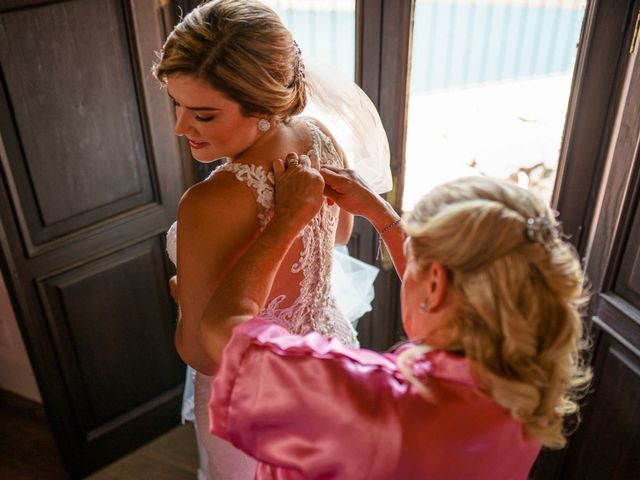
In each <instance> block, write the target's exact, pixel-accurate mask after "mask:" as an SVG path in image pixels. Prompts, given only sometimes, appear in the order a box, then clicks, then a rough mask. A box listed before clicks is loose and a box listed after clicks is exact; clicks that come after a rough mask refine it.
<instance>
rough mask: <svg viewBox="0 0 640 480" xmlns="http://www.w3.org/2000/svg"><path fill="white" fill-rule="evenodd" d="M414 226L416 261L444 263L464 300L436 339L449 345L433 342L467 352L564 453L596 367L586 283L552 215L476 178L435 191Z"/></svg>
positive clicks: (482, 376)
mask: <svg viewBox="0 0 640 480" xmlns="http://www.w3.org/2000/svg"><path fill="white" fill-rule="evenodd" d="M529 219H536V220H535V223H532V224H531V225H530V227H529V228H530V230H529V235H527V226H528V223H527V222H528V221H529ZM532 222H533V220H532ZM405 228H406V232H407V234H408V235H409V238H410V240H409V244H410V249H409V250H410V252H409V255H410V260H411V261H413V262H417V263H418V264H419V265H423V266H427V265H428V264H429V262H432V261H438V262H440V263H441V264H442V265H444V266H445V267H446V269H447V270H448V272H449V275H450V285H451V287H452V288H453V289H454V290H455V291H456V292H457V293H458V295H457V297H459V299H460V302H459V305H457V307H456V309H455V310H456V311H455V313H454V314H453V318H451V319H450V321H449V322H448V324H447V325H446V326H445V327H443V329H444V331H440V332H438V333H437V334H436V335H435V336H434V338H437V339H439V340H436V341H440V342H442V344H438V345H434V344H432V345H431V346H432V347H434V348H437V349H447V350H458V351H463V352H464V355H465V356H466V357H467V358H469V359H471V360H473V363H472V365H474V375H475V377H476V378H477V380H478V382H479V383H480V384H481V385H482V386H483V388H485V389H486V390H487V391H488V392H489V394H490V395H491V396H492V397H493V398H494V399H495V400H496V401H497V402H498V403H499V404H500V405H502V406H503V407H505V408H506V409H508V410H509V411H510V412H511V415H512V416H513V417H514V418H517V419H519V420H521V421H522V422H523V425H524V429H525V432H526V433H527V434H528V435H530V436H532V437H535V438H537V439H538V440H539V441H540V442H541V443H542V444H543V445H545V446H547V447H551V448H561V447H563V446H564V445H565V443H566V438H565V432H564V431H563V419H564V417H565V416H566V415H567V414H571V413H577V412H578V409H579V406H578V404H577V401H576V400H577V398H578V394H580V393H582V392H584V390H585V389H586V386H587V385H588V382H589V380H590V371H589V369H587V368H586V367H585V366H584V358H583V355H581V350H582V349H583V348H584V343H585V342H584V339H583V329H582V320H581V316H580V312H579V308H580V307H581V306H582V305H584V304H585V295H584V293H583V285H584V277H583V273H582V269H581V266H580V261H579V258H578V256H577V254H576V252H575V251H574V249H573V248H572V247H571V245H570V244H568V243H567V242H566V241H564V240H563V239H562V238H561V237H560V236H558V235H556V233H557V228H558V226H557V223H556V220H555V216H554V214H553V212H552V211H551V210H550V209H549V208H548V207H547V206H546V204H545V203H544V202H543V201H542V200H541V199H540V198H539V197H537V196H536V195H534V194H532V193H531V192H529V191H526V190H524V189H522V188H520V187H518V186H516V185H514V184H511V183H508V182H506V181H499V180H495V179H489V178H486V177H469V178H462V179H459V180H455V181H452V182H449V183H447V184H444V185H441V186H439V187H437V188H435V189H434V190H433V191H431V192H430V193H429V194H428V195H426V196H425V197H424V198H423V199H422V200H421V201H420V202H419V203H418V204H417V205H416V207H415V208H414V209H413V211H412V212H411V213H409V214H408V215H407V216H406V217H405Z"/></svg>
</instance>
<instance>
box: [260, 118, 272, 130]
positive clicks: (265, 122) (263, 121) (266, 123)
mask: <svg viewBox="0 0 640 480" xmlns="http://www.w3.org/2000/svg"><path fill="white" fill-rule="evenodd" d="M270 128H271V123H270V122H269V120H267V119H266V118H261V119H260V120H258V130H260V131H261V132H266V131H267V130H269V129H270Z"/></svg>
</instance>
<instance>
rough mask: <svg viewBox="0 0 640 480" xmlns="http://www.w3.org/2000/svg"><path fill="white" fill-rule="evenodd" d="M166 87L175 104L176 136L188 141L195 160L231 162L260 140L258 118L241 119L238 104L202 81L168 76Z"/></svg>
mask: <svg viewBox="0 0 640 480" xmlns="http://www.w3.org/2000/svg"><path fill="white" fill-rule="evenodd" d="M166 83H167V92H168V93H169V96H170V97H171V99H172V100H173V102H174V104H175V110H176V126H175V133H176V135H182V136H185V137H186V138H187V140H188V141H189V146H190V147H191V154H192V155H193V157H194V158H195V159H196V160H198V161H201V162H210V161H213V160H216V159H218V158H222V157H230V158H232V159H233V158H235V157H236V156H237V155H238V154H240V153H241V152H243V151H245V150H246V149H247V148H249V147H250V146H251V145H252V144H253V143H254V142H255V141H256V140H257V139H258V138H259V137H260V135H261V132H260V131H259V130H258V118H257V117H247V116H245V115H243V114H242V111H241V109H240V105H239V104H238V103H237V102H234V101H233V100H230V99H229V98H227V97H226V96H225V95H224V94H223V93H222V92H220V91H219V90H216V89H215V88H213V87H212V86H210V85H209V84H208V83H206V82H204V81H203V80H200V79H198V78H196V77H192V76H188V75H171V76H169V77H168V78H167V82H166Z"/></svg>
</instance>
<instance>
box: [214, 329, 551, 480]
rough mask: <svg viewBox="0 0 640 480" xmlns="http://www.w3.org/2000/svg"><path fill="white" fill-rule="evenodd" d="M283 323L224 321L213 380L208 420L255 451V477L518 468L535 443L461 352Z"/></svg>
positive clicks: (505, 474)
mask: <svg viewBox="0 0 640 480" xmlns="http://www.w3.org/2000/svg"><path fill="white" fill-rule="evenodd" d="M395 359H396V355H395V354H384V355H381V354H378V353H375V352H372V351H369V350H364V349H350V348H347V347H345V346H343V345H342V344H341V343H340V342H339V341H337V340H331V341H328V340H325V339H324V338H322V337H321V336H320V335H318V334H316V333H312V334H309V335H306V336H304V337H302V336H296V335H290V334H288V333H287V332H286V330H284V329H283V328H281V327H278V326H276V325H274V324H273V323H271V322H269V321H266V320H263V319H260V318H254V319H252V320H251V321H249V322H246V323H245V324H243V325H240V326H238V327H236V328H235V330H234V333H233V337H232V339H231V341H230V343H229V344H228V345H227V347H226V349H225V351H224V355H223V360H222V363H221V365H220V367H219V369H218V372H217V373H216V376H215V380H214V382H213V388H212V395H211V400H210V403H209V411H210V414H211V415H210V416H211V432H212V433H213V434H215V435H218V436H220V437H222V438H225V439H227V440H229V441H231V442H232V443H233V444H234V445H235V446H237V447H238V448H240V449H242V450H244V451H245V452H247V453H249V454H250V455H252V456H254V457H255V458H257V459H258V460H259V461H260V462H261V463H260V464H259V467H258V473H257V476H256V478H258V479H266V478H272V479H345V480H346V479H348V480H355V479H368V480H371V479H413V478H416V479H417V478H433V479H439V480H442V479H492V480H495V479H504V480H508V479H518V480H521V479H526V478H527V476H528V473H529V470H530V469H531V466H532V465H533V462H534V460H535V458H536V456H537V455H538V453H539V451H540V445H539V443H538V442H537V441H535V440H534V439H531V438H528V437H526V436H525V435H524V433H523V431H522V425H521V424H520V422H518V421H517V420H514V419H513V418H512V417H511V416H510V415H509V413H508V412H507V411H505V410H504V409H503V408H502V407H500V406H499V405H498V404H497V403H496V402H495V401H493V399H491V398H490V397H489V396H488V395H486V394H485V393H483V392H482V391H481V390H480V389H479V388H477V386H476V385H475V384H474V382H473V380H472V378H471V376H470V374H469V364H468V361H467V360H466V359H464V358H462V357H457V356H455V355H451V354H449V353H446V352H438V351H436V352H430V353H427V354H425V355H424V356H423V357H422V358H420V359H418V360H417V361H416V362H414V363H413V367H412V369H413V372H414V374H415V375H416V376H418V377H419V378H424V379H426V380H428V384H429V391H430V394H431V398H429V399H426V398H424V397H423V396H421V395H420V394H419V393H418V392H417V390H416V389H415V387H414V386H413V385H411V384H410V383H409V382H408V381H407V380H406V379H404V377H403V375H402V374H401V373H400V372H399V370H398V368H397V366H396V362H395Z"/></svg>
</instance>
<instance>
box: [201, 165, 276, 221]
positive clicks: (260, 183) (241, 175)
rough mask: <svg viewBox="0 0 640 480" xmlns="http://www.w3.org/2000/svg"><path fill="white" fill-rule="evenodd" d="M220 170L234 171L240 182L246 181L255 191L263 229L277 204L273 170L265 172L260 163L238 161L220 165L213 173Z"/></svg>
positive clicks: (259, 218)
mask: <svg viewBox="0 0 640 480" xmlns="http://www.w3.org/2000/svg"><path fill="white" fill-rule="evenodd" d="M218 172H230V173H233V174H234V175H235V177H236V179H237V180H238V181H239V182H242V183H244V184H245V185H247V186H248V187H249V188H251V190H253V191H254V193H255V196H256V203H257V204H258V206H259V207H260V212H259V213H258V220H259V222H260V229H263V228H264V227H265V226H266V224H267V223H268V221H269V219H270V217H271V215H272V214H273V208H274V206H275V200H274V185H275V180H274V177H273V172H268V173H267V172H265V171H264V168H262V167H261V166H260V165H252V164H248V163H237V162H227V163H225V164H223V165H220V166H219V167H218V168H216V169H215V170H214V171H213V172H212V174H211V175H214V174H217V173H218Z"/></svg>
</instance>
